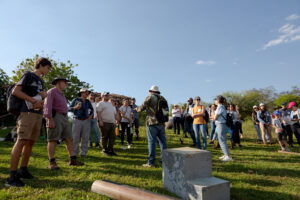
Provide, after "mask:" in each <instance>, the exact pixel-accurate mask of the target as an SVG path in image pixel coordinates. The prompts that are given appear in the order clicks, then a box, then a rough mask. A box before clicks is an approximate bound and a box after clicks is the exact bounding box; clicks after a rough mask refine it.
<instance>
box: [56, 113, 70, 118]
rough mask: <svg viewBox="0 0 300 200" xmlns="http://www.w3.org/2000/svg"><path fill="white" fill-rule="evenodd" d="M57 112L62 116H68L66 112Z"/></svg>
mask: <svg viewBox="0 0 300 200" xmlns="http://www.w3.org/2000/svg"><path fill="white" fill-rule="evenodd" d="M57 114H60V115H63V116H65V117H67V116H68V114H67V113H57Z"/></svg>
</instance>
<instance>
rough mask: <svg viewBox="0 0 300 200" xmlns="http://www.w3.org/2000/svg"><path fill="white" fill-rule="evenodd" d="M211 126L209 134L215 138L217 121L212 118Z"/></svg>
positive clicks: (211, 138)
mask: <svg viewBox="0 0 300 200" xmlns="http://www.w3.org/2000/svg"><path fill="white" fill-rule="evenodd" d="M210 126H211V130H210V134H209V139H210V140H213V137H214V134H215V131H216V123H215V121H214V120H210Z"/></svg>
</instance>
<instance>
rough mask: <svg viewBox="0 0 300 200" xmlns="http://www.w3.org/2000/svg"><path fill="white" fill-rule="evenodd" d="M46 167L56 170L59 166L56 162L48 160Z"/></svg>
mask: <svg viewBox="0 0 300 200" xmlns="http://www.w3.org/2000/svg"><path fill="white" fill-rule="evenodd" d="M48 168H49V169H50V170H58V169H59V167H58V166H57V164H56V162H55V161H53V162H50V163H49V166H48Z"/></svg>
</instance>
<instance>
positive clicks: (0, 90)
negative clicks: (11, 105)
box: [0, 68, 9, 115]
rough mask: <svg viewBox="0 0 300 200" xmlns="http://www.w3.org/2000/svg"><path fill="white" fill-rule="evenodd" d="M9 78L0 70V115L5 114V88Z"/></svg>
mask: <svg viewBox="0 0 300 200" xmlns="http://www.w3.org/2000/svg"><path fill="white" fill-rule="evenodd" d="M8 84H9V76H8V75H7V74H6V73H5V72H4V71H3V70H2V69H1V68H0V115H2V114H4V113H6V86H8Z"/></svg>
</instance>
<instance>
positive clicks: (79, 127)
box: [69, 88, 94, 158]
mask: <svg viewBox="0 0 300 200" xmlns="http://www.w3.org/2000/svg"><path fill="white" fill-rule="evenodd" d="M88 95H89V91H88V89H86V88H82V89H80V91H79V93H78V96H79V97H78V98H75V99H74V100H73V101H72V103H71V105H70V107H69V111H70V112H73V113H74V120H73V127H72V133H73V143H74V149H75V155H76V156H77V155H78V153H79V142H80V140H81V157H82V158H85V156H86V154H87V152H88V143H89V136H90V128H91V119H92V118H93V116H94V108H93V106H92V104H91V102H90V101H89V100H88V99H87V97H88Z"/></svg>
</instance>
